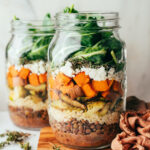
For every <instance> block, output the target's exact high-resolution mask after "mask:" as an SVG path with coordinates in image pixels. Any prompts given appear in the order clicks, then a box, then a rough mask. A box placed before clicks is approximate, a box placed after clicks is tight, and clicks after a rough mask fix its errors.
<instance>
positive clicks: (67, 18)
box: [55, 11, 120, 31]
mask: <svg viewBox="0 0 150 150" xmlns="http://www.w3.org/2000/svg"><path fill="white" fill-rule="evenodd" d="M89 17H91V18H92V17H93V19H91V18H90V19H89ZM55 19H56V29H57V30H61V29H63V30H64V29H65V30H68V29H67V27H65V26H68V24H70V25H71V24H72V28H71V27H70V28H69V30H71V29H72V30H74V29H75V30H80V27H75V26H76V25H75V24H78V23H79V24H80V23H81V24H82V23H83V24H84V23H88V22H91V23H92V22H97V24H98V26H99V27H101V31H102V30H103V31H104V30H112V29H117V28H120V26H119V19H120V18H119V13H118V12H92V11H91V12H90V11H81V12H79V13H63V12H58V13H57V14H56V15H55ZM73 24H74V26H73ZM73 28H74V29H73ZM91 29H93V27H92V28H91ZM94 29H96V28H94ZM97 29H100V28H97ZM89 30H90V28H89Z"/></svg>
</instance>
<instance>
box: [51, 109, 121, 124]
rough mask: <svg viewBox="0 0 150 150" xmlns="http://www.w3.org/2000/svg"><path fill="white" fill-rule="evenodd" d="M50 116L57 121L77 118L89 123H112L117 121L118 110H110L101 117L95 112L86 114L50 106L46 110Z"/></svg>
mask: <svg viewBox="0 0 150 150" xmlns="http://www.w3.org/2000/svg"><path fill="white" fill-rule="evenodd" d="M48 111H49V112H48V113H49V114H50V116H51V117H52V118H54V119H55V120H56V121H58V122H66V121H69V120H70V119H71V118H76V119H77V120H82V119H83V120H87V121H89V123H93V122H97V121H98V122H99V123H100V124H104V123H105V124H107V125H109V124H114V123H118V122H119V112H111V113H108V114H106V115H104V116H102V117H100V116H98V115H97V114H93V113H90V114H88V115H87V114H86V113H84V112H83V111H76V110H72V111H70V110H63V111H61V110H58V109H56V108H54V107H51V108H50V109H49V110H48Z"/></svg>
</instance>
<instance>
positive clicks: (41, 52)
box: [6, 14, 54, 128]
mask: <svg viewBox="0 0 150 150" xmlns="http://www.w3.org/2000/svg"><path fill="white" fill-rule="evenodd" d="M34 23H35V22H34ZM34 23H33V24H31V23H30V21H29V23H26V22H23V21H21V20H20V19H18V18H15V20H14V21H13V38H12V39H11V41H10V42H9V44H8V46H7V51H6V57H7V83H8V88H9V103H8V105H9V111H10V117H11V119H12V121H13V122H14V123H15V124H16V125H17V126H20V127H24V128H41V127H44V126H48V125H49V121H48V113H47V106H48V100H47V99H48V95H47V50H48V45H49V43H50V41H51V39H52V37H53V34H54V28H53V26H52V21H51V18H50V14H47V15H46V16H45V18H44V20H43V22H42V23H41V22H40V23H38V25H37V22H36V23H35V24H34Z"/></svg>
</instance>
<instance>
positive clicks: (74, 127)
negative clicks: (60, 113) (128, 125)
mask: <svg viewBox="0 0 150 150" xmlns="http://www.w3.org/2000/svg"><path fill="white" fill-rule="evenodd" d="M51 127H52V129H53V131H54V133H55V135H56V138H57V140H58V141H59V142H60V143H62V144H65V145H68V146H73V147H89V148H95V147H102V146H106V145H108V144H110V143H111V141H112V140H113V139H114V137H115V136H116V134H117V133H118V132H120V129H119V125H118V123H115V124H110V125H106V124H103V125H102V124H99V123H98V122H95V123H89V122H88V121H87V120H86V121H85V120H80V121H77V120H76V119H71V120H70V121H67V122H57V121H54V120H52V121H51Z"/></svg>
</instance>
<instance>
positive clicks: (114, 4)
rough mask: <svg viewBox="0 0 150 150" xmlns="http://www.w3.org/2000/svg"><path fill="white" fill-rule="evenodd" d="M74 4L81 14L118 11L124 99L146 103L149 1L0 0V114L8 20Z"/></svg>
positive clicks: (149, 54) (3, 106)
mask: <svg viewBox="0 0 150 150" xmlns="http://www.w3.org/2000/svg"><path fill="white" fill-rule="evenodd" d="M72 4H75V7H76V8H77V9H79V10H82V11H87V10H90V11H119V13H120V18H121V20H120V24H121V26H122V28H121V30H120V35H121V38H122V39H123V40H124V41H125V42H126V47H127V51H128V65H127V68H128V95H136V96H138V97H140V98H142V99H145V100H147V101H148V100H149V101H150V0H0V110H6V109H7V92H6V85H5V46H6V44H7V42H8V40H9V38H10V33H9V31H10V20H11V19H12V18H13V16H14V15H16V16H18V17H20V18H22V19H40V18H42V17H43V16H44V14H45V13H47V12H50V13H52V15H54V14H55V12H57V11H60V10H62V9H63V8H64V7H65V6H67V5H69V6H70V5H72Z"/></svg>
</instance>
